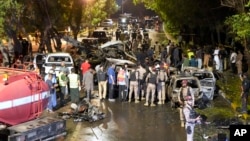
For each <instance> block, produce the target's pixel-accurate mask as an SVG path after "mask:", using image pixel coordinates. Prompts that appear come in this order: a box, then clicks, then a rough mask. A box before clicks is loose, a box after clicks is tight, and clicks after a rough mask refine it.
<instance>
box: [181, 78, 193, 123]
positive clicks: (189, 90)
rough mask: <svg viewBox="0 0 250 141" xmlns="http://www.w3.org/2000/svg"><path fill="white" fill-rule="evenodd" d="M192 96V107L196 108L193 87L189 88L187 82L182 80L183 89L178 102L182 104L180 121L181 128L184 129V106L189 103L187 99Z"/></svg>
mask: <svg viewBox="0 0 250 141" xmlns="http://www.w3.org/2000/svg"><path fill="white" fill-rule="evenodd" d="M186 96H190V97H191V98H192V103H191V104H190V105H191V106H194V93H193V90H192V88H191V87H189V86H188V81H187V80H185V79H184V80H182V87H181V88H180V94H179V95H178V101H179V103H180V108H179V109H180V120H181V127H184V125H185V121H184V120H185V119H184V115H183V106H184V105H185V103H186V102H187V101H186V99H185V97H186Z"/></svg>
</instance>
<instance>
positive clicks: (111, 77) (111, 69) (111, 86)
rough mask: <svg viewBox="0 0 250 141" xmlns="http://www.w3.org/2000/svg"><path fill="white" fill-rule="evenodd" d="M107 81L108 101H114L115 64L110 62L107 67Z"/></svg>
mask: <svg viewBox="0 0 250 141" xmlns="http://www.w3.org/2000/svg"><path fill="white" fill-rule="evenodd" d="M107 73H108V83H109V89H108V91H109V101H110V102H115V99H114V86H115V82H116V77H115V64H112V65H111V66H110V67H109V68H108V72H107Z"/></svg>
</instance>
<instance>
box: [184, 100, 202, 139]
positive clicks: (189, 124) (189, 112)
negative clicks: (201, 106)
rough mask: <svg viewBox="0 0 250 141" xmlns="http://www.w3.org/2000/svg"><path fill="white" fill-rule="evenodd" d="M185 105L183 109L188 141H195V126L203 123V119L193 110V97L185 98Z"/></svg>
mask: <svg viewBox="0 0 250 141" xmlns="http://www.w3.org/2000/svg"><path fill="white" fill-rule="evenodd" d="M185 100H186V102H185V104H184V107H183V114H184V117H185V121H186V126H185V130H186V133H187V141H193V136H194V126H195V125H196V124H197V123H201V117H200V116H199V115H198V114H197V113H196V112H195V110H194V109H193V99H192V97H191V96H186V97H185Z"/></svg>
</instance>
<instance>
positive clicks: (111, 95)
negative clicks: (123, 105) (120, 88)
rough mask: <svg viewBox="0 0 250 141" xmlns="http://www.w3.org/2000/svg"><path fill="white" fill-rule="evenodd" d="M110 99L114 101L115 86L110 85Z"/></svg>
mask: <svg viewBox="0 0 250 141" xmlns="http://www.w3.org/2000/svg"><path fill="white" fill-rule="evenodd" d="M108 91H109V99H114V85H113V84H110V83H109V90H108Z"/></svg>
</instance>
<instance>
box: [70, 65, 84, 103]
mask: <svg viewBox="0 0 250 141" xmlns="http://www.w3.org/2000/svg"><path fill="white" fill-rule="evenodd" d="M68 79H69V89H70V99H71V102H72V103H76V104H77V103H78V102H79V98H80V96H79V87H81V84H80V75H79V74H76V73H75V68H72V69H71V73H70V74H69V75H68Z"/></svg>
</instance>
